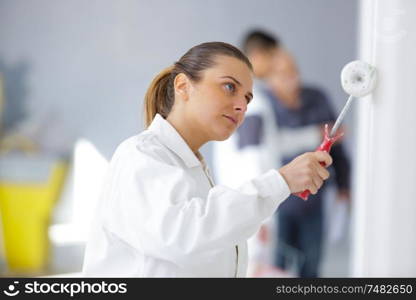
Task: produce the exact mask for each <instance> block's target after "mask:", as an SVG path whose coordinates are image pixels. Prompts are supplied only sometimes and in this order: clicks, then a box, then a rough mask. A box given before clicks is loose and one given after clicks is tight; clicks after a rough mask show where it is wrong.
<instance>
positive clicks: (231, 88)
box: [224, 83, 235, 93]
mask: <svg viewBox="0 0 416 300" xmlns="http://www.w3.org/2000/svg"><path fill="white" fill-rule="evenodd" d="M224 86H225V89H226V90H227V91H229V92H231V93H234V92H235V84H233V83H226V84H225V85H224Z"/></svg>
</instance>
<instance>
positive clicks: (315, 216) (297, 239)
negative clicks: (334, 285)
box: [275, 196, 323, 278]
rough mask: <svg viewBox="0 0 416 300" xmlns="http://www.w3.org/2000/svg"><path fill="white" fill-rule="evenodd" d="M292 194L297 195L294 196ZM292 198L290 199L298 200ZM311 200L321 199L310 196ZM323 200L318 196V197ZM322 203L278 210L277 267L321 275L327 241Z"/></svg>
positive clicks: (298, 273) (305, 275)
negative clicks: (324, 246)
mask: <svg viewBox="0 0 416 300" xmlns="http://www.w3.org/2000/svg"><path fill="white" fill-rule="evenodd" d="M292 197H294V196H291V197H290V198H292ZM290 198H289V199H287V200H286V201H291V200H294V199H290ZM311 200H312V201H313V200H317V199H309V200H308V201H311ZM320 200H321V199H318V201H320ZM286 201H285V202H286ZM294 201H297V200H296V199H295V200H294ZM300 201H303V200H300ZM320 202H321V201H320ZM300 205H302V204H300ZM282 206H283V204H282ZM321 206H322V205H314V207H313V209H304V210H302V209H299V210H297V211H296V212H293V211H292V209H285V207H284V206H283V207H282V209H279V210H278V212H277V214H276V217H277V222H276V223H277V226H278V228H277V235H278V237H277V249H276V253H275V265H276V266H277V267H280V268H282V269H284V270H288V269H292V271H295V272H296V273H297V275H298V276H299V277H308V278H311V277H318V276H319V274H318V272H319V271H318V270H319V264H320V261H321V256H322V255H321V252H322V242H323V224H322V222H323V213H322V207H321Z"/></svg>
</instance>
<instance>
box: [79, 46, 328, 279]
mask: <svg viewBox="0 0 416 300" xmlns="http://www.w3.org/2000/svg"><path fill="white" fill-rule="evenodd" d="M252 84H253V80H252V66H251V64H250V62H249V61H248V59H247V58H246V57H245V56H244V55H243V54H242V53H241V52H240V51H239V50H238V49H237V48H235V47H234V46H231V45H229V44H226V43H221V42H212V43H204V44H201V45H197V46H195V47H193V48H191V49H190V50H189V51H188V52H187V53H186V54H185V55H184V56H182V57H181V59H180V60H179V61H178V62H176V63H175V64H174V65H173V66H171V67H169V68H167V69H165V70H164V71H162V72H161V73H160V74H159V75H158V76H157V77H156V78H155V79H154V80H153V82H152V83H151V85H150V87H149V90H148V91H147V94H146V97H145V118H146V126H147V129H146V130H145V131H143V132H142V133H140V134H139V135H136V136H133V137H131V138H129V139H127V140H125V141H124V142H122V143H121V144H120V145H119V147H118V148H117V149H116V151H115V153H114V155H113V157H112V159H111V163H110V167H109V172H108V175H107V179H106V182H105V185H104V186H105V188H104V191H103V194H102V197H101V199H100V202H99V206H98V212H97V216H96V220H95V222H94V227H93V229H92V234H91V237H90V240H89V241H88V244H87V248H86V255H85V261H84V269H83V271H84V275H86V276H124V277H136V276H138V277H237V276H238V277H241V276H245V272H246V267H247V247H246V240H247V239H248V238H249V237H250V236H251V235H253V234H254V233H255V232H256V231H257V230H258V228H259V227H260V225H261V223H262V222H263V221H264V220H265V219H267V218H268V217H270V216H271V215H272V214H273V213H274V211H275V210H276V209H277V207H278V206H279V204H280V203H281V202H282V201H283V200H284V199H285V198H287V197H288V196H289V194H290V193H294V192H299V191H303V190H305V189H309V190H310V191H311V192H312V193H316V192H317V190H318V189H319V187H320V186H321V185H322V183H323V180H325V179H327V178H328V176H329V173H328V171H327V170H326V169H325V168H323V167H322V166H321V165H320V164H319V162H320V161H323V162H325V163H326V165H327V166H329V165H330V164H331V162H332V159H331V157H330V156H329V155H328V154H326V153H324V152H315V153H306V154H303V155H301V156H299V157H297V158H296V159H294V160H293V161H292V162H290V163H289V164H288V165H286V166H283V167H282V168H280V169H279V170H270V171H268V172H267V173H265V174H263V175H261V176H259V177H257V178H254V179H253V180H251V181H249V182H246V183H244V184H242V185H241V187H240V188H238V189H230V188H227V187H225V186H219V185H215V184H214V183H213V181H212V179H211V177H210V174H209V171H208V168H207V166H206V164H205V162H204V159H203V157H202V156H201V154H200V153H199V148H200V147H201V146H202V145H204V144H205V143H206V142H208V141H221V140H225V139H227V138H228V137H229V136H230V135H231V134H232V133H233V132H234V131H235V130H236V129H237V128H238V127H239V126H240V125H241V123H242V122H243V120H244V114H245V112H246V110H247V105H248V103H249V102H250V100H251V98H252V91H251V90H252ZM241 172H244V162H242V165H241Z"/></svg>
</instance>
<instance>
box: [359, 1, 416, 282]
mask: <svg viewBox="0 0 416 300" xmlns="http://www.w3.org/2000/svg"><path fill="white" fill-rule="evenodd" d="M415 20H416V1H414V0H396V1H391V0H379V1H378V0H366V1H362V4H361V38H360V52H361V58H362V59H363V60H366V61H368V62H370V63H372V64H374V65H375V66H376V67H377V69H378V74H379V80H378V86H377V88H376V90H375V92H374V93H373V94H372V95H371V96H368V97H366V98H365V99H363V100H362V101H360V103H359V115H358V121H359V122H358V130H357V132H358V138H357V153H356V157H357V160H356V162H357V164H356V168H355V170H356V173H355V175H356V176H355V183H356V185H355V187H356V189H355V193H354V194H355V197H354V204H355V205H354V215H355V222H354V228H355V229H354V231H353V235H354V237H355V239H354V255H353V261H352V262H353V275H355V276H384V277H394V276H399V277H402V276H408V277H414V276H416V234H415V229H416V201H415V200H416V199H415V195H414V194H413V187H415V186H416V158H415V153H416V132H415V130H414V129H415V125H416V118H415V117H414V112H415V111H416V101H415V99H416V89H415V83H414V70H415V69H416V55H415V49H416V21H415Z"/></svg>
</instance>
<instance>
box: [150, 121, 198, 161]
mask: <svg viewBox="0 0 416 300" xmlns="http://www.w3.org/2000/svg"><path fill="white" fill-rule="evenodd" d="M148 130H150V131H152V132H153V133H155V134H156V135H157V136H158V137H159V138H160V141H161V142H162V143H163V144H164V145H165V146H166V147H168V148H169V149H170V150H172V151H173V152H175V153H176V154H177V155H178V156H179V157H180V158H181V159H182V160H183V161H184V162H185V165H186V166H187V167H188V168H193V167H197V166H200V165H201V164H204V160H203V157H202V155H201V154H200V153H198V155H199V156H200V158H201V161H200V160H199V159H198V157H197V156H196V155H195V153H194V152H192V150H191V148H190V147H189V146H188V144H187V143H186V142H185V140H184V139H183V138H182V136H181V135H180V134H179V132H178V131H177V130H176V129H175V128H174V127H173V126H172V124H170V123H169V122H168V121H167V120H165V119H164V118H163V117H162V116H161V115H160V114H156V116H155V118H154V119H153V121H152V123H151V124H150V126H149V128H148Z"/></svg>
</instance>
